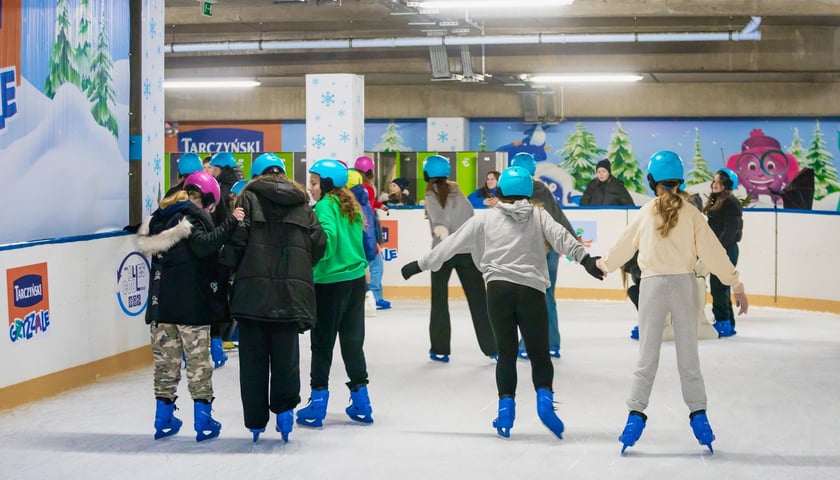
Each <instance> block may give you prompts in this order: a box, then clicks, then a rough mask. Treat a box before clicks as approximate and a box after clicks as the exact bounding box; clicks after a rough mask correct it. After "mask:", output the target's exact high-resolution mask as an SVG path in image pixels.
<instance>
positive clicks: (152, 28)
mask: <svg viewBox="0 0 840 480" xmlns="http://www.w3.org/2000/svg"><path fill="white" fill-rule="evenodd" d="M156 34H157V23H155V19H154V18H153V19H151V21H149V36H150V37H152V38H155V35H156Z"/></svg>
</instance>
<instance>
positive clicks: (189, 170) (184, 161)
mask: <svg viewBox="0 0 840 480" xmlns="http://www.w3.org/2000/svg"><path fill="white" fill-rule="evenodd" d="M200 171H202V166H201V157H199V156H198V155H196V154H194V153H185V154H183V155H181V157H180V158H179V159H178V183H176V184H175V185H172V187H170V188H169V190H167V191H166V195H164V197H168V196H170V195H172V194H173V193H175V192H177V191H178V190H183V189H184V180H186V179H187V177H188V176H190V174H193V173H195V172H200Z"/></svg>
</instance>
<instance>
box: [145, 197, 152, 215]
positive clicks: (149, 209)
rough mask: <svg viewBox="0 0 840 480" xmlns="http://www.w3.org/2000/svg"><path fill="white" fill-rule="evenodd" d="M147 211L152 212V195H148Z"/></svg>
mask: <svg viewBox="0 0 840 480" xmlns="http://www.w3.org/2000/svg"><path fill="white" fill-rule="evenodd" d="M146 211H147V212H151V211H152V197H151V196H150V195H146Z"/></svg>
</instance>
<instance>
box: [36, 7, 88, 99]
mask: <svg viewBox="0 0 840 480" xmlns="http://www.w3.org/2000/svg"><path fill="white" fill-rule="evenodd" d="M56 10H57V11H58V15H57V16H56V19H55V42H54V43H53V46H52V52H51V54H50V73H49V74H48V75H47V82H46V85H45V86H44V94H45V95H47V96H48V97H50V98H54V97H55V92H57V91H58V88H59V87H61V86H62V85H64V84H65V83H67V82H69V83H72V84H73V85H76V86H77V87H81V85H82V82H81V77H80V76H79V71H78V70H77V69H76V65H75V63H74V60H75V59H74V58H73V57H74V52H73V46H72V45H70V37H69V32H70V13H69V11H68V10H69V7H68V6H67V0H58V3H57V4H56Z"/></svg>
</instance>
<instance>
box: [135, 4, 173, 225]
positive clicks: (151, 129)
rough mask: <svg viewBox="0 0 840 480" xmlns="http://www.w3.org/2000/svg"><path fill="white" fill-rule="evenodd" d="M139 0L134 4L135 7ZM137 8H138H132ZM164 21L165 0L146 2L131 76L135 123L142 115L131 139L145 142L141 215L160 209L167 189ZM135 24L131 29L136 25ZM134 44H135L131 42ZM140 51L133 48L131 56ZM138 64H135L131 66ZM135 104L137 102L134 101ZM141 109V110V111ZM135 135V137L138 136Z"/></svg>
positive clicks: (144, 215)
mask: <svg viewBox="0 0 840 480" xmlns="http://www.w3.org/2000/svg"><path fill="white" fill-rule="evenodd" d="M136 3H139V1H135V2H133V3H132V6H133V7H134V6H135V5H136ZM132 11H135V8H132ZM165 25H166V24H165V21H164V0H148V1H146V2H143V11H142V14H141V25H140V26H139V28H140V29H141V32H142V33H141V35H142V40H141V41H142V45H141V47H140V50H141V51H140V52H139V53H140V62H142V66H141V68H140V71H141V73H140V78H136V77H134V76H132V85H131V90H132V96H133V97H134V98H136V97H137V96H138V95H140V96H141V98H140V110H139V112H138V111H134V112H132V113H133V115H134V117H133V119H132V122H135V124H136V122H137V117H138V116H140V130H139V131H137V129H136V128H132V129H131V130H132V138H133V139H137V140H139V141H140V144H141V145H142V160H141V166H142V173H140V175H141V178H142V182H141V193H140V201H141V209H142V216H143V217H146V216H147V215H150V214H151V213H152V212H154V211H155V210H156V209H157V205H158V202H159V201H160V199H161V198H162V195H163V194H164V193H165V192H161V189H162V188H163V177H164V175H165V173H166V172H164V159H163V144H164V135H163V117H164V94H163V33H164V27H165ZM136 27H137V25H136V23H135V24H133V25H132V28H136ZM132 46H134V43H132ZM137 53H138V52H136V51H134V50H132V56H134V55H137ZM134 66H135V63H132V68H133V67H134ZM137 81H139V82H140V83H139V85H138V84H137ZM132 105H135V102H134V101H132ZM141 112H142V113H141ZM135 135H136V136H135Z"/></svg>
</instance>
